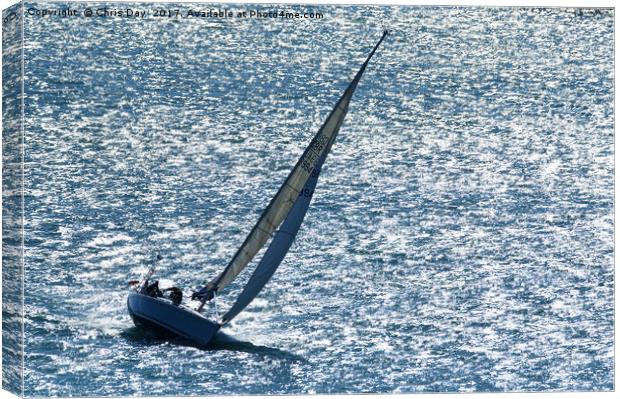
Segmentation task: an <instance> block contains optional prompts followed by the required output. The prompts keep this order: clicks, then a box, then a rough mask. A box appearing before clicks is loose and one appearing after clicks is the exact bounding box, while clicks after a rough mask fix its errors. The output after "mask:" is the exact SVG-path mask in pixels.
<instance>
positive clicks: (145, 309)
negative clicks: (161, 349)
mask: <svg viewBox="0 0 620 399" xmlns="http://www.w3.org/2000/svg"><path fill="white" fill-rule="evenodd" d="M127 308H128V309H129V314H130V315H131V318H132V319H133V322H134V324H135V325H136V326H138V327H142V328H145V329H148V330H151V331H153V332H155V333H157V334H159V335H163V336H179V337H183V338H185V339H188V340H191V341H193V342H195V343H197V344H199V345H208V344H209V342H211V340H212V339H213V338H214V337H215V334H217V332H218V330H219V329H220V327H221V326H220V325H219V324H217V323H215V322H213V321H211V320H208V319H207V318H206V317H204V316H203V315H201V314H200V313H198V312H196V311H194V310H192V309H190V308H188V307H185V306H182V305H181V306H176V305H173V304H172V302H170V301H169V300H167V299H163V298H153V297H150V296H146V295H142V294H138V293H135V292H132V293H130V294H129V297H127Z"/></svg>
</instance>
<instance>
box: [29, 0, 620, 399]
mask: <svg viewBox="0 0 620 399" xmlns="http://www.w3.org/2000/svg"><path fill="white" fill-rule="evenodd" d="M72 6H73V7H74V8H76V9H78V10H84V7H85V5H84V4H74V5H72ZM91 6H93V7H96V6H97V5H96V4H95V5H93V4H91ZM109 6H111V7H115V8H124V7H125V6H124V5H122V4H121V5H119V4H118V3H117V4H115V5H109ZM168 6H169V7H174V8H175V9H177V8H178V9H180V10H181V11H182V12H184V11H186V10H187V9H189V8H194V9H208V8H209V7H207V6H205V5H187V4H185V5H170V4H168ZM37 7H40V8H53V7H59V5H58V4H38V5H37ZM132 7H135V8H141V9H146V10H150V12H152V10H153V9H154V8H155V6H153V5H148V4H141V5H137V4H136V5H132ZM212 7H217V6H212ZM228 8H231V9H235V10H240V9H245V10H249V9H257V8H258V9H261V10H266V11H268V10H273V9H277V10H281V9H284V10H298V11H308V10H310V11H314V12H317V11H318V12H321V13H323V14H324V18H323V19H321V20H310V19H305V20H296V21H287V20H282V19H279V18H276V19H273V18H271V19H262V20H257V19H230V20H222V19H209V18H197V19H180V20H175V19H168V18H154V17H152V15H151V16H149V17H147V18H144V19H127V18H113V17H110V18H57V17H47V18H39V17H36V16H30V17H27V18H26V26H25V34H26V48H25V55H26V66H25V69H26V84H25V88H26V123H27V135H26V138H25V142H26V168H27V170H26V190H27V196H26V212H27V221H26V287H27V292H26V297H25V303H26V326H25V334H26V353H25V356H26V367H27V369H26V385H25V389H26V392H25V393H26V394H27V395H30V396H32V395H36V396H46V395H63V396H67V395H80V396H86V395H88V396H92V395H145V394H148V395H175V394H179V395H198V394H203V395H204V394H247V393H252V394H256V393H269V394H283V393H315V392H316V393H327V392H331V393H344V392H352V393H362V392H418V391H503V390H519V391H521V390H528V391H529V390H611V389H613V377H614V361H613V350H614V341H613V289H614V286H613V241H612V236H613V156H614V153H613V122H614V114H613V111H614V110H613V77H614V76H613V45H614V43H613V12H612V11H608V10H596V11H594V10H574V9H562V8H555V9H520V8H510V9H501V8H435V7H432V8H428V7H427V8H416V7H409V8H405V7H366V6H358V7H335V6H308V7H300V6H277V7H269V6H259V7H254V6H251V5H238V6H234V5H228ZM384 27H389V28H390V29H391V30H392V31H393V34H392V35H391V36H389V37H388V38H387V39H386V41H385V43H384V45H383V46H382V48H381V49H380V50H379V51H378V52H377V54H376V56H375V58H374V59H373V60H372V62H371V63H370V65H369V67H368V69H367V71H366V74H365V76H364V78H363V79H362V81H361V83H360V86H359V88H358V90H357V92H356V94H355V96H354V98H353V101H352V103H351V107H350V112H349V115H348V117H347V119H346V121H345V125H344V127H343V129H342V130H341V132H340V135H339V137H338V140H337V141H336V143H335V145H334V147H333V151H332V153H331V154H330V156H329V158H328V159H327V162H326V163H325V167H324V169H323V174H322V176H321V181H320V182H319V186H318V188H317V191H316V193H315V197H314V201H313V204H312V205H311V208H310V211H309V213H308V216H307V218H306V220H305V222H304V225H303V226H302V229H301V231H300V233H299V235H298V237H297V240H296V243H295V244H294V245H293V247H292V249H291V251H290V252H289V254H288V256H287V258H286V259H285V261H284V263H283V264H282V266H281V267H280V269H279V271H278V272H277V273H276V275H275V276H274V278H273V279H272V281H271V282H270V283H269V284H268V285H267V287H266V288H265V289H264V291H263V292H262V293H261V295H260V296H259V298H258V299H257V300H256V301H255V302H253V303H252V304H251V305H250V307H249V308H248V309H247V310H246V311H245V312H243V313H242V314H241V315H240V316H239V317H238V318H237V319H235V321H234V322H233V323H232V325H230V326H228V327H226V328H224V332H225V333H226V334H227V335H228V336H229V337H231V338H227V339H224V338H221V339H220V340H219V342H218V343H217V345H216V346H215V347H214V348H211V349H210V350H203V349H199V348H195V347H192V346H189V345H187V344H186V343H184V342H178V341H158V340H155V339H153V338H151V337H149V336H147V335H145V334H144V332H142V331H141V330H139V329H137V328H136V327H133V324H132V321H131V319H130V318H129V315H128V313H127V309H126V304H125V301H126V297H127V293H128V290H127V286H126V284H127V281H128V280H129V279H132V278H138V277H140V276H141V275H142V274H143V273H144V272H145V271H146V270H147V266H146V262H147V261H148V260H150V259H152V258H153V257H154V256H155V254H156V253H161V254H162V255H163V257H164V260H163V261H162V262H161V263H160V266H159V268H158V270H157V275H158V277H159V278H160V279H161V280H162V285H168V284H173V283H174V284H177V285H180V286H182V287H184V289H185V294H186V295H187V294H189V293H190V290H191V289H192V288H194V287H196V286H197V285H198V284H200V283H201V282H202V281H203V280H205V279H209V278H211V277H213V276H214V275H215V274H216V273H217V272H219V271H220V270H221V269H222V268H223V267H224V266H225V265H226V264H227V262H228V261H229V259H230V258H231V256H232V255H233V253H234V252H235V250H236V249H237V247H238V246H239V245H240V243H241V242H242V241H243V239H244V238H245V235H246V234H247V232H248V231H249V229H250V228H251V227H252V225H253V224H254V222H255V221H256V219H257V217H258V215H259V214H260V212H261V211H262V210H263V208H264V207H265V206H266V204H267V203H268V202H269V199H270V198H271V196H272V195H273V194H274V193H275V192H276V190H277V188H278V187H279V185H280V184H281V182H282V181H283V180H284V178H285V177H286V175H287V174H288V172H289V170H290V169H291V167H292V166H293V165H294V163H295V162H296V160H297V158H298V157H299V155H300V154H301V152H302V151H303V149H304V147H305V145H306V144H307V143H308V141H309V140H310V138H311V137H312V135H313V134H314V133H315V132H316V131H317V130H318V128H319V127H320V125H321V124H322V122H323V120H324V119H325V118H326V116H327V114H328V113H329V111H330V110H331V107H332V106H333V105H334V104H335V102H336V100H337V98H338V97H339V95H340V94H341V93H342V91H343V90H344V88H345V87H346V85H347V84H348V82H349V80H350V79H351V78H352V77H353V75H354V73H355V71H356V70H357V68H359V65H360V64H361V62H363V60H364V58H365V56H366V55H367V53H368V52H369V50H370V49H371V48H372V46H373V45H374V43H375V42H376V41H377V40H378V39H379V37H380V35H381V31H382V30H383V28H384ZM247 277H248V273H245V274H243V275H242V276H241V278H240V279H239V281H238V282H236V283H235V284H233V285H231V286H230V287H229V289H228V290H227V291H226V295H224V296H223V297H221V298H219V301H218V306H219V310H220V311H222V310H223V309H225V308H226V305H227V304H231V303H232V301H233V300H234V298H235V293H238V292H239V289H240V287H241V286H242V284H243V282H244V281H245V280H246V279H247ZM209 312H214V310H213V309H209ZM233 338H234V340H236V341H233Z"/></svg>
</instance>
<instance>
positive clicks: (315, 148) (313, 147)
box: [301, 134, 329, 173]
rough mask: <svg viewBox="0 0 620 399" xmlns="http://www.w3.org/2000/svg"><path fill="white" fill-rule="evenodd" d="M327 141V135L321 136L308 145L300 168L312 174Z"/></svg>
mask: <svg viewBox="0 0 620 399" xmlns="http://www.w3.org/2000/svg"><path fill="white" fill-rule="evenodd" d="M328 141H329V139H328V138H327V135H325V134H321V135H320V136H318V137H317V138H316V139H314V140H312V143H310V148H309V151H308V153H307V154H306V156H305V157H304V159H303V161H301V167H302V168H303V169H304V170H305V171H306V172H308V173H312V170H313V169H314V167H315V166H316V162H317V160H318V159H319V157H320V156H321V153H322V152H323V149H324V148H325V146H326V145H327V142H328Z"/></svg>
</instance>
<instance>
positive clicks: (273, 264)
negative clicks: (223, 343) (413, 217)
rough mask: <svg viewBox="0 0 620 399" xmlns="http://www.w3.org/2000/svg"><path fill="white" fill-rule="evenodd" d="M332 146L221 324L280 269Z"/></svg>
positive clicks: (242, 306)
mask: <svg viewBox="0 0 620 399" xmlns="http://www.w3.org/2000/svg"><path fill="white" fill-rule="evenodd" d="M334 138H335V136H334ZM332 143H333V140H332V142H331V143H330V144H329V146H328V147H327V148H326V149H325V152H324V154H323V156H321V158H320V159H319V162H318V163H317V164H316V166H315V167H314V170H313V171H312V174H311V175H310V177H309V178H308V181H307V182H306V185H305V186H304V189H303V190H302V192H301V194H299V197H297V201H295V204H294V205H293V208H291V211H290V212H289V214H288V216H287V217H286V219H284V222H282V225H281V226H280V228H279V229H278V231H277V232H276V234H275V235H274V237H273V240H271V244H269V247H268V248H267V251H265V254H264V255H263V258H262V259H261V261H260V263H259V264H258V266H256V270H254V273H253V274H252V276H251V277H250V280H249V281H248V282H247V284H246V285H245V287H244V288H243V291H242V292H241V294H239V297H238V298H237V301H236V302H235V303H234V304H233V306H232V307H231V308H230V310H229V311H228V312H226V314H225V315H224V316H223V317H222V323H228V322H229V321H231V320H232V319H233V318H234V317H235V316H237V315H238V314H239V313H241V311H242V310H243V309H245V307H246V306H248V305H249V304H250V302H252V300H254V298H256V296H257V295H258V293H259V292H260V291H261V290H262V289H263V287H264V286H265V284H267V282H268V281H269V279H270V278H271V276H273V274H274V273H275V271H276V269H277V268H278V266H280V263H281V262H282V260H284V257H285V256H286V253H287V252H288V250H289V248H290V247H291V245H292V244H293V241H294V240H295V236H296V235H297V232H298V231H299V228H300V227H301V222H303V220H304V217H305V216H306V212H307V211H308V207H309V206H310V201H311V200H312V195H313V194H314V188H315V187H316V183H317V181H318V180H319V174H320V173H321V167H322V166H323V162H325V157H326V156H327V154H328V153H329V150H330V148H331V145H332Z"/></svg>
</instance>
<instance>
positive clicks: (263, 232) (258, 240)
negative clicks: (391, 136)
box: [193, 30, 388, 320]
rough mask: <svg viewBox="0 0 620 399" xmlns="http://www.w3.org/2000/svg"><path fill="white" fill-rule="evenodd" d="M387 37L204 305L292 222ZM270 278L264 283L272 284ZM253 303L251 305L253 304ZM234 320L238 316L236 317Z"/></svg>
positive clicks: (207, 289)
mask: <svg viewBox="0 0 620 399" xmlns="http://www.w3.org/2000/svg"><path fill="white" fill-rule="evenodd" d="M387 34H388V31H387V30H386V31H384V32H383V36H382V37H381V39H380V40H379V42H378V43H377V44H376V45H375V46H374V48H373V49H372V51H371V52H370V54H369V55H368V58H367V59H366V61H365V62H364V63H363V64H362V66H361V68H360V69H359V71H358V72H357V74H356V75H355V77H354V78H353V80H352V81H351V83H350V84H349V86H348V87H347V89H346V90H345V92H344V93H343V95H342V96H341V97H340V99H339V100H338V102H337V103H336V105H335V107H334V108H333V109H332V111H331V112H330V114H329V116H328V117H327V119H326V120H325V122H324V123H323V126H321V128H320V129H319V131H318V132H317V134H316V135H315V136H314V138H313V139H312V141H311V142H310V144H309V145H308V147H307V148H306V149H305V151H304V152H303V154H302V155H301V157H300V158H299V160H298V161H297V164H296V165H295V167H294V168H293V169H292V170H291V172H290V174H289V175H288V177H287V178H286V180H285V181H284V183H283V184H282V186H281V187H280V189H279V190H278V192H277V193H276V195H275V196H274V197H273V198H272V199H271V202H270V203H269V205H268V206H267V208H265V210H264V211H263V213H262V215H261V217H260V218H259V219H258V222H257V223H256V224H255V225H254V227H253V228H252V230H251V231H250V233H249V234H248V236H247V237H246V239H245V241H244V242H243V244H242V245H241V247H239V249H238V250H237V252H236V253H235V255H234V256H233V258H232V259H231V261H230V262H229V263H228V265H227V266H226V268H225V269H224V270H223V271H222V272H221V273H220V274H218V275H217V276H216V277H215V278H214V279H213V280H211V281H210V282H209V283H208V284H206V285H205V286H204V287H203V288H202V289H201V290H199V291H198V292H196V293H195V294H194V295H193V297H196V298H199V299H200V300H201V301H202V303H203V305H204V303H205V302H206V301H207V300H209V299H211V298H213V295H214V294H215V293H217V292H219V291H220V290H222V289H223V288H224V287H226V286H227V285H228V284H230V282H231V281H233V280H234V278H235V277H237V275H238V274H239V273H240V272H241V271H242V270H243V269H244V268H245V267H246V266H247V265H248V263H250V262H251V261H252V259H253V258H254V256H255V255H256V253H258V251H260V249H261V248H262V247H263V246H264V245H265V243H266V242H267V241H268V240H269V238H271V236H272V234H273V233H274V232H275V230H276V228H277V227H278V226H279V225H280V224H281V223H282V222H283V220H285V219H287V220H288V216H289V212H290V211H291V209H292V208H293V206H294V205H295V204H296V203H297V202H298V198H299V197H300V193H301V192H302V190H303V189H304V187H305V186H306V184H307V183H308V179H309V178H310V176H311V174H312V173H313V171H315V169H316V170H317V173H316V178H315V181H314V184H316V179H318V171H320V166H321V165H322V163H323V161H324V159H325V157H326V156H327V154H328V152H329V150H330V149H331V145H332V144H333V142H334V140H335V138H336V135H337V134H338V131H339V130H340V126H341V125H342V122H343V120H344V117H345V116H346V114H347V111H348V108H349V102H350V101H351V97H352V96H353V93H354V92H355V89H356V88H357V84H358V83H359V81H360V79H361V77H362V75H363V73H364V71H365V70H366V66H367V65H368V62H369V61H370V59H371V58H372V56H373V55H374V53H375V51H377V48H378V47H379V45H380V44H381V42H383V40H384V39H385V37H386V36H387ZM309 204H310V201H307V203H305V204H304V205H303V206H304V207H305V208H304V209H303V212H300V215H301V218H300V219H299V220H298V222H299V223H297V221H296V222H295V225H297V226H296V228H295V231H294V232H291V240H290V243H288V244H287V245H285V246H282V247H281V248H284V249H283V251H278V254H277V255H278V258H280V260H279V261H278V262H277V264H275V267H274V269H273V271H275V268H277V266H278V265H279V263H280V262H281V260H282V259H283V258H284V255H286V252H287V251H288V248H289V247H290V245H291V244H292V241H293V239H294V237H295V235H296V234H297V230H298V229H299V225H301V221H302V220H303V217H304V216H305V213H306V210H307V207H308V206H309ZM274 241H275V238H274ZM272 245H273V242H272ZM270 248H271V246H270ZM268 252H269V250H268V251H267V252H266V253H265V255H267V253H268ZM270 256H271V255H270ZM261 264H262V262H261ZM259 266H260V265H259ZM272 267H273V266H272ZM258 271H259V268H258V267H257V270H256V271H255V274H256V273H257V272H258ZM271 274H273V272H271ZM271 274H269V277H271ZM269 277H268V278H267V280H266V281H265V282H264V283H266V282H267V281H268V279H269ZM248 284H249V282H248ZM262 286H264V284H262V285H261V286H260V287H259V288H258V290H257V291H256V292H255V293H254V294H253V296H252V298H250V300H249V301H251V300H252V299H253V298H254V297H255V296H256V295H257V294H258V292H259V291H260V289H261V288H262ZM246 288H247V285H246ZM244 292H245V290H244ZM249 301H248V302H247V303H249ZM246 305H247V304H245V305H244V306H243V307H245V306H246ZM201 307H202V306H201ZM231 310H232V309H231ZM239 311H240V310H239ZM236 313H238V312H236ZM236 313H235V314H236ZM232 317H234V315H233V316H232ZM230 318H231V317H228V318H227V317H226V316H225V319H226V320H230Z"/></svg>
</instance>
